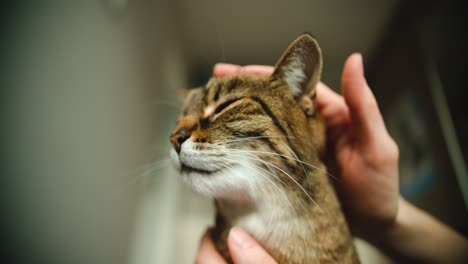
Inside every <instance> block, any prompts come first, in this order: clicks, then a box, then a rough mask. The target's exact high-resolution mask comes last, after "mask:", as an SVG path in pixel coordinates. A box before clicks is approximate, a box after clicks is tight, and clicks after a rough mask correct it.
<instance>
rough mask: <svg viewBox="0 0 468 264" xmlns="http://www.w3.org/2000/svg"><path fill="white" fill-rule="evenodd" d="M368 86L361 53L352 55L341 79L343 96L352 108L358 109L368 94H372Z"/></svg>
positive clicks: (347, 61) (345, 65)
mask: <svg viewBox="0 0 468 264" xmlns="http://www.w3.org/2000/svg"><path fill="white" fill-rule="evenodd" d="M366 88H368V86H367V81H366V79H365V77H364V67H363V61H362V55H361V54H360V53H353V54H351V55H350V56H349V57H348V59H347V60H346V62H345V64H344V68H343V74H342V77H341V89H342V92H343V96H344V98H345V100H346V102H347V103H348V105H349V107H350V108H356V107H358V106H359V104H360V103H361V102H362V101H363V97H364V98H366V99H367V98H368V94H370V93H372V92H371V91H370V89H366Z"/></svg>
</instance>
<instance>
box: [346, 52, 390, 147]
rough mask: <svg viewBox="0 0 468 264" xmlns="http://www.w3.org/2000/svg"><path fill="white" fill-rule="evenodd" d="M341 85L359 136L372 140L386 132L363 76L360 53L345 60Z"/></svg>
mask: <svg viewBox="0 0 468 264" xmlns="http://www.w3.org/2000/svg"><path fill="white" fill-rule="evenodd" d="M341 86H342V92H343V96H344V99H345V101H346V104H347V105H348V107H349V112H350V118H351V122H352V126H353V128H355V129H358V134H359V135H360V138H361V139H364V140H368V139H369V140H373V139H375V137H376V136H379V135H381V134H382V132H386V129H385V124H384V122H383V118H382V115H381V114H380V110H379V107H378V105H377V101H376V99H375V96H374V94H373V93H372V91H371V89H370V88H369V86H368V85H367V81H366V79H365V77H364V68H363V64H362V55H361V54H358V53H355V54H352V55H351V56H349V58H348V59H347V60H346V62H345V65H344V68H343V74H342V77H341Z"/></svg>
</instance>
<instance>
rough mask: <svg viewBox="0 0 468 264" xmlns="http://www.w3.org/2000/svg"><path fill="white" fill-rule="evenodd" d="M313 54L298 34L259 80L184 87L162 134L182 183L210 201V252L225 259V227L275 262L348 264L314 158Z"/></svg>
mask: <svg viewBox="0 0 468 264" xmlns="http://www.w3.org/2000/svg"><path fill="white" fill-rule="evenodd" d="M321 70H322V55H321V50H320V48H319V45H318V43H317V42H316V40H315V39H314V38H312V37H311V36H310V35H308V34H303V35H301V36H299V37H298V38H297V39H296V40H294V41H293V42H292V43H291V44H290V45H289V47H288V48H287V50H286V51H285V52H284V53H283V55H282V56H281V58H280V59H279V61H278V62H277V64H276V67H275V70H274V73H273V74H272V75H271V76H267V77H258V76H232V77H227V78H222V79H211V80H210V81H209V82H208V84H207V85H206V86H205V87H202V88H197V89H193V90H191V92H190V93H189V94H188V95H187V98H186V102H185V104H184V107H183V112H182V114H181V116H180V117H179V119H178V122H177V125H176V128H175V129H174V131H173V132H172V135H171V138H170V140H171V142H172V144H173V146H174V147H173V149H172V151H171V156H172V159H173V160H174V161H175V163H176V166H177V167H178V169H179V170H180V173H181V175H182V177H183V179H184V180H185V181H186V182H187V183H188V184H189V185H190V186H191V187H192V188H193V189H194V190H195V191H197V192H199V193H201V194H203V195H206V196H209V197H212V198H214V200H215V205H216V209H217V215H216V226H215V228H214V231H213V233H212V235H213V237H212V238H213V241H214V242H215V245H216V248H217V250H218V251H219V252H220V253H221V255H222V256H223V257H224V258H225V259H226V260H227V261H228V262H230V263H231V262H232V260H231V259H230V256H229V252H228V249H227V244H226V239H227V234H228V232H229V229H230V228H231V227H232V226H239V227H242V228H244V229H245V230H247V231H248V232H249V233H250V234H252V235H253V236H254V237H255V238H256V239H257V241H259V242H260V243H261V244H262V245H263V247H264V248H265V249H266V250H267V251H268V252H269V253H270V254H271V255H272V256H273V257H274V259H276V261H277V262H278V263H358V262H359V261H358V258H357V254H356V252H355V248H354V245H353V241H352V237H351V235H350V232H349V229H348V226H347V224H346V221H345V218H344V216H343V213H342V211H341V208H340V204H339V202H338V200H337V197H336V194H335V192H334V189H333V188H332V186H331V184H330V182H329V178H328V174H327V172H326V168H325V166H324V163H323V162H322V158H323V155H324V146H325V125H324V121H323V119H322V118H321V116H320V114H319V113H318V112H317V107H316V104H315V94H316V92H315V87H316V85H317V83H318V82H319V80H320V75H321Z"/></svg>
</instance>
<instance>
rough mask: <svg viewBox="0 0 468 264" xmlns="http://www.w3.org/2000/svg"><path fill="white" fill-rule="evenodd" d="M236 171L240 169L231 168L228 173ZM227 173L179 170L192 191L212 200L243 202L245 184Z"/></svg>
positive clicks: (222, 170) (222, 171)
mask: <svg viewBox="0 0 468 264" xmlns="http://www.w3.org/2000/svg"><path fill="white" fill-rule="evenodd" d="M236 169H240V168H231V169H230V170H229V171H230V172H231V173H232V171H235V170H236ZM227 171H228V170H226V169H221V170H218V171H213V172H205V171H203V172H200V171H196V170H188V171H183V170H181V175H182V179H183V180H184V182H185V183H186V184H188V185H189V186H190V187H191V188H192V190H193V191H195V192H197V193H199V194H201V195H203V196H206V197H209V198H214V199H227V200H244V199H245V197H246V194H247V191H246V190H247V189H248V188H247V186H246V184H245V182H243V181H242V180H241V179H239V178H237V177H235V176H234V175H232V174H231V173H228V172H227ZM228 174H229V175H228Z"/></svg>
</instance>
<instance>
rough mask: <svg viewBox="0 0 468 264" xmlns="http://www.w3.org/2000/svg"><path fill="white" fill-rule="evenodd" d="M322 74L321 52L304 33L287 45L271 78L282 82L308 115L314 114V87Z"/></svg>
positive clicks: (316, 44) (312, 39)
mask: <svg viewBox="0 0 468 264" xmlns="http://www.w3.org/2000/svg"><path fill="white" fill-rule="evenodd" d="M321 74H322V51H321V50H320V47H319V45H318V43H317V41H316V40H315V39H314V38H313V37H312V36H311V35H309V34H307V33H305V34H302V35H300V36H299V37H298V38H296V39H295V40H294V41H293V42H291V44H289V46H288V48H287V49H286V51H285V52H284V53H283V55H281V58H280V59H279V60H278V62H277V63H276V66H275V70H274V72H273V75H272V77H273V78H274V79H277V80H281V81H282V82H284V83H285V84H286V85H287V86H288V87H289V88H290V89H291V92H292V93H293V95H294V97H295V98H296V100H297V101H298V102H299V103H300V105H301V107H302V108H303V110H304V111H305V112H306V114H308V115H313V114H314V112H315V108H316V107H315V102H314V101H315V100H314V99H315V87H316V86H317V83H318V82H319V81H320V76H321Z"/></svg>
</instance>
